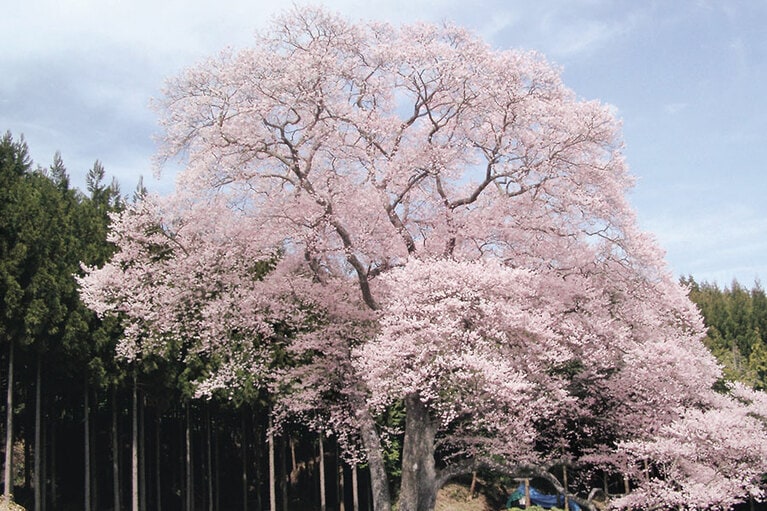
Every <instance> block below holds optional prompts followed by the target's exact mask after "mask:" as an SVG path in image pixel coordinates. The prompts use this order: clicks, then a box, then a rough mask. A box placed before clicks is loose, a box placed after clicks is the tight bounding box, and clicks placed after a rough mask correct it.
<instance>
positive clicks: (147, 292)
mask: <svg viewBox="0 0 767 511" xmlns="http://www.w3.org/2000/svg"><path fill="white" fill-rule="evenodd" d="M158 107H159V109H160V111H161V114H162V123H163V126H164V129H165V131H164V138H163V144H162V149H161V152H160V154H159V159H160V160H161V161H165V160H168V159H171V158H175V157H181V158H182V159H183V161H184V165H185V167H184V171H183V172H181V173H180V175H179V178H178V182H177V189H176V191H175V193H174V194H173V195H171V196H170V197H162V198H161V197H148V198H147V199H146V200H145V201H144V202H142V203H140V204H138V205H137V206H136V207H135V208H132V209H129V210H128V211H126V212H125V213H123V214H122V215H120V216H119V217H117V218H116V219H115V222H114V232H113V239H112V241H113V242H114V243H115V244H116V246H118V247H119V249H120V250H119V251H118V253H117V254H116V255H115V257H114V258H113V260H112V261H111V262H110V263H109V264H107V265H106V266H105V267H104V268H101V269H91V271H90V273H89V275H88V276H87V277H86V278H84V279H83V280H82V284H83V288H84V291H83V292H84V297H85V298H86V300H87V301H88V303H89V304H91V306H92V307H93V308H95V309H96V310H98V311H100V312H101V313H117V314H120V315H122V316H123V318H124V320H125V321H126V325H127V326H126V336H125V339H124V341H123V343H122V344H121V348H120V353H121V355H123V356H125V357H127V358H129V359H131V358H135V357H140V356H141V355H142V354H144V353H151V352H163V350H166V352H167V350H168V349H169V348H172V349H175V348H174V347H176V346H178V345H179V343H181V344H182V345H184V346H185V350H186V351H187V352H189V351H192V352H195V353H199V354H203V355H204V356H206V357H208V358H209V359H210V360H211V361H212V364H211V365H210V370H209V372H208V373H207V374H205V375H203V377H202V378H201V379H200V381H199V382H198V384H199V386H198V392H199V394H200V395H209V394H211V393H213V392H219V391H226V389H227V388H230V387H231V386H234V385H240V384H242V383H243V381H249V382H256V384H258V385H263V386H265V387H266V388H268V389H269V390H270V392H271V393H272V394H273V395H274V396H275V414H276V415H277V416H278V417H279V416H281V414H294V415H297V416H299V417H302V418H303V419H305V420H306V421H307V422H309V423H311V424H313V425H314V426H315V427H316V428H318V429H327V430H332V431H334V432H335V433H336V434H339V435H341V436H344V438H345V439H346V443H347V444H348V446H349V451H350V452H351V451H352V447H351V446H352V444H353V443H354V442H356V441H358V442H360V443H361V445H362V446H363V452H364V455H365V456H366V459H367V461H368V463H369V466H370V469H371V476H372V477H371V479H372V485H373V495H374V506H375V509H376V510H377V511H381V510H384V509H389V508H390V505H391V498H390V496H389V494H388V484H387V480H386V474H385V471H384V468H383V462H382V454H381V438H380V431H379V430H377V428H376V424H375V422H374V417H375V415H376V414H377V413H379V412H381V411H382V410H384V409H385V408H386V407H387V406H390V405H392V404H393V403H397V402H399V403H404V405H405V409H406V426H405V439H404V452H403V461H402V469H403V470H402V474H403V476H402V487H401V491H400V496H399V509H400V510H402V511H414V510H430V509H432V508H433V506H434V499H435V496H436V491H437V489H438V488H439V486H440V485H441V484H443V483H444V482H445V481H446V480H447V479H448V478H449V477H452V476H453V475H455V474H457V473H460V472H461V471H465V470H471V469H472V468H474V467H476V466H478V465H479V464H491V463H492V464H493V466H495V467H496V468H499V469H504V470H508V471H517V473H519V472H520V471H524V470H527V471H528V472H530V471H533V472H534V471H536V470H537V471H539V472H541V471H542V470H543V469H544V468H545V467H546V466H547V463H549V462H552V461H556V460H559V461H561V459H562V457H564V456H576V455H578V456H581V455H586V454H588V455H589V456H591V459H592V460H601V461H600V462H604V463H612V464H613V465H616V464H617V462H616V461H615V460H616V459H618V457H620V459H626V458H627V457H631V456H637V455H642V456H644V455H645V454H646V453H647V452H649V451H650V450H651V448H652V446H654V445H659V444H657V443H653V442H657V441H658V440H657V438H659V437H658V435H661V436H663V435H666V436H668V435H669V434H672V433H671V432H673V431H681V430H680V429H679V428H682V427H683V426H681V425H680V424H692V422H694V421H696V420H698V421H699V419H700V417H698V416H696V415H695V413H694V410H695V409H696V407H697V409H702V408H700V407H701V406H703V404H708V405H709V408H710V413H712V414H714V413H715V412H716V410H718V409H720V408H722V407H723V406H724V405H722V404H721V402H720V403H719V404H717V405H716V406H714V405H713V404H712V403H714V402H715V401H716V400H715V399H714V397H712V391H711V388H712V386H713V384H714V382H715V381H716V380H717V379H718V378H719V377H720V373H719V369H718V367H717V366H716V364H715V363H714V362H713V359H712V358H711V356H710V355H709V354H708V352H706V350H705V348H704V347H703V346H702V344H701V343H700V337H701V335H702V331H703V325H702V322H701V320H700V317H699V315H698V313H697V311H696V310H695V308H694V307H693V306H692V304H691V303H690V302H689V300H688V299H687V297H686V295H685V291H684V290H683V289H682V288H680V287H679V285H677V284H676V283H675V282H674V281H673V279H672V276H671V275H670V273H669V272H668V270H667V268H666V267H665V263H664V262H663V255H662V253H661V251H660V250H659V249H658V247H657V246H656V245H655V243H654V241H653V240H652V238H651V237H650V236H648V235H646V234H644V233H642V232H640V231H639V230H638V228H637V226H636V221H635V218H634V215H633V212H632V210H631V208H630V207H629V205H628V203H627V200H626V197H625V194H626V192H627V190H628V189H629V188H630V186H631V184H632V178H631V176H630V175H629V173H628V171H627V168H626V165H625V162H624V160H623V156H622V153H621V149H622V142H621V138H620V123H619V122H618V121H617V120H616V119H615V117H614V115H613V112H612V110H611V109H610V108H609V107H608V106H605V105H602V104H600V103H598V102H595V101H584V100H581V99H579V98H578V97H577V96H576V95H575V94H574V93H573V92H572V91H571V90H569V89H567V88H566V87H565V86H564V85H563V84H562V83H561V80H560V77H559V74H558V71H557V70H556V69H555V68H554V67H552V66H551V65H550V64H548V63H547V62H546V61H545V60H544V59H543V57H541V56H540V55H538V54H536V53H532V52H520V51H499V50H495V49H493V48H491V47H489V46H488V45H487V44H486V43H484V42H482V41H481V40H479V39H478V38H476V37H475V36H473V35H471V34H470V33H468V32H466V31H465V30H463V29H461V28H458V27H455V26H452V25H444V26H434V25H427V24H415V25H408V26H402V27H393V26H390V25H386V24H377V23H368V24H353V23H349V22H347V21H346V20H344V19H342V18H340V17H338V16H335V15H333V14H330V13H328V12H326V11H324V10H322V9H294V10H292V11H289V12H287V13H286V14H284V15H282V16H281V17H279V18H277V19H275V21H274V23H273V25H272V29H271V30H270V31H269V32H266V33H264V34H261V35H259V36H258V37H257V41H256V44H255V46H254V47H252V48H246V49H242V50H239V51H237V52H235V51H225V52H223V53H221V54H220V55H218V56H215V57H212V58H210V59H209V60H207V61H206V62H203V63H201V64H199V65H198V66H196V67H194V68H192V69H190V70H188V71H187V72H185V73H184V74H182V75H181V76H179V77H177V78H175V79H173V80H172V81H170V82H169V84H168V87H167V90H166V94H165V98H164V99H163V100H162V101H161V102H160V103H159V104H158ZM278 359H279V360H281V362H277V360H278ZM728 403H729V404H728V405H727V407H737V406H740V405H737V403H736V402H735V401H729V402H728ZM733 403H735V404H733ZM727 407H724V408H727ZM728 409H729V408H728ZM707 413H708V412H707ZM696 417H697V418H696ZM563 418H567V420H563ZM691 421H692V422H691ZM685 427H686V426H685ZM675 428H676V429H675ZM752 432H754V434H756V433H757V432H758V434H759V435H761V436H757V437H754V438H756V439H762V438H764V430H763V429H759V427H757V425H756V424H755V423H754V424H753V431H752ZM722 434H723V435H725V436H726V435H727V432H722ZM589 438H591V439H592V440H588V441H589V442H590V444H589V445H588V446H586V447H584V445H583V444H584V442H586V441H587V439H589ZM728 441H729V440H728ZM621 442H622V443H621ZM619 443H620V445H621V446H622V447H621V449H620V450H619V449H617V448H616V446H618V445H619ZM555 444H556V449H555V448H554V447H553V446H554V445H555ZM542 445H544V446H549V447H551V452H545V450H542V449H541V448H540V446H542ZM656 450H657V449H656ZM653 452H655V451H653ZM637 453H639V454H637ZM656 457H657V459H658V460H659V463H663V461H664V459H665V458H662V457H661V456H660V453H658V456H656ZM736 457H737V456H736ZM701 459H703V458H701ZM499 460H502V461H501V462H499ZM704 461H705V460H704ZM595 462H596V461H595ZM703 464H704V465H705V462H704V463H703ZM659 466H660V465H659ZM664 466H666V465H664ZM733 466H735V465H733ZM738 477H740V479H738V480H739V481H743V480H745V479H743V477H741V476H738ZM750 477H751V475H749V476H748V477H746V479H748V478H750ZM749 480H750V479H749ZM658 481H661V479H658ZM736 486H737V485H736ZM730 488H732V489H733V491H734V492H736V493H737V492H740V493H742V492H743V491H752V488H751V487H749V486H747V485H745V484H741V485H740V486H737V488H736V487H735V486H731V487H730ZM736 490H737V491H736ZM704 501H710V499H707V498H704V497H701V500H700V502H704Z"/></svg>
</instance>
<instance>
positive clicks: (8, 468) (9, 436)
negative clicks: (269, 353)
mask: <svg viewBox="0 0 767 511" xmlns="http://www.w3.org/2000/svg"><path fill="white" fill-rule="evenodd" d="M13 351H14V346H13V341H10V342H9V343H8V393H7V394H6V398H5V465H4V467H5V468H4V472H3V495H4V499H5V503H6V506H8V507H10V505H9V504H10V502H11V501H12V500H13V486H11V485H12V484H13V483H12V480H11V473H12V464H13Z"/></svg>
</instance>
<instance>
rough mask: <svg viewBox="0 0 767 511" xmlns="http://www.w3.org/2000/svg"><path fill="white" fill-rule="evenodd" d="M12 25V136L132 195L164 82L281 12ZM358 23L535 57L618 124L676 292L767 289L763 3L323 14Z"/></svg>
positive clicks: (233, 9) (3, 126) (119, 0)
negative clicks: (764, 282) (682, 279)
mask: <svg viewBox="0 0 767 511" xmlns="http://www.w3.org/2000/svg"><path fill="white" fill-rule="evenodd" d="M9 4H10V5H5V6H4V7H3V17H2V18H0V130H2V132H5V131H10V132H11V134H12V135H13V136H14V137H15V138H18V137H20V136H21V135H23V136H24V138H25V140H26V142H27V144H28V145H29V148H30V152H31V156H32V158H33V159H34V161H35V163H36V164H39V165H42V166H44V167H47V166H48V165H50V164H51V163H52V161H53V155H54V153H55V152H56V151H60V152H61V155H62V157H63V160H64V163H65V165H66V167H67V169H68V171H69V174H70V176H71V180H72V183H73V185H74V186H77V187H79V188H81V189H85V175H86V173H87V171H88V169H90V168H91V167H92V166H93V163H94V161H95V160H96V159H98V160H100V161H101V162H102V163H103V165H104V167H105V168H106V172H107V174H108V176H110V177H111V176H114V177H116V179H117V180H118V182H119V183H120V185H121V187H122V190H123V192H124V193H130V192H131V191H132V190H133V189H134V188H135V186H136V184H137V183H138V180H139V176H143V179H144V184H145V185H146V186H147V187H148V188H149V189H150V190H156V191H159V192H160V193H167V192H169V191H170V190H172V187H173V169H166V170H165V171H164V172H163V173H162V174H160V177H159V178H157V177H155V174H154V172H153V165H152V156H153V155H154V154H155V152H156V151H157V146H156V142H155V140H156V136H157V135H158V134H159V127H158V125H157V114H156V113H155V111H153V110H152V108H151V107H150V102H151V100H152V98H155V99H156V98H160V97H161V95H162V88H163V85H164V83H165V80H166V79H168V78H171V77H173V76H175V75H177V74H179V73H180V72H182V71H183V70H184V69H185V68H187V67H190V66H192V65H194V64H195V63H196V62H199V61H201V60H203V59H204V58H205V57H207V56H211V55H213V54H215V53H217V52H219V51H220V50H221V49H224V48H226V47H234V48H235V49H236V48H241V47H245V46H248V45H250V44H252V42H253V34H254V33H255V32H256V31H259V30H264V29H266V28H267V27H268V24H269V21H270V20H271V18H272V16H274V15H275V14H276V13H279V12H280V11H282V10H284V9H288V8H291V7H292V6H293V5H302V2H281V1H279V0H271V1H265V0H250V1H248V0H215V1H213V0H25V1H17V2H13V3H12V4H11V3H10V2H9ZM312 4H313V5H323V6H325V7H327V8H328V9H329V10H331V11H334V12H338V13H340V14H341V15H343V16H344V17H346V18H347V19H350V20H353V21H368V20H377V21H387V22H390V23H394V24H403V23H411V22H415V21H426V22H435V23H440V22H444V21H447V22H452V23H456V24H459V25H462V26H464V27H467V28H468V29H470V30H472V31H473V32H474V33H476V34H477V35H479V36H480V37H482V38H483V39H485V40H486V41H487V42H488V43H490V44H491V45H492V46H493V47H495V48H498V49H508V48H521V49H528V50H537V51H540V52H541V53H543V54H544V55H545V56H546V58H547V59H548V60H549V61H550V62H552V63H553V64H555V65H556V66H558V67H559V68H560V69H561V70H562V76H563V80H564V83H565V84H566V85H567V86H568V87H570V88H571V89H572V90H574V91H575V93H576V94H577V95H578V96H579V97H581V98H583V99H589V100H591V99H597V100H600V101H602V102H604V103H607V104H610V105H612V106H613V108H614V110H615V112H616V115H617V116H618V117H619V118H620V119H621V120H622V122H623V135H624V140H625V144H626V149H625V155H626V159H627V161H628V163H629V166H630V168H631V172H632V173H633V174H634V176H636V178H637V184H636V186H635V187H634V189H633V190H632V191H631V194H630V200H631V203H632V205H633V206H634V208H635V210H636V214H637V218H638V221H639V224H640V226H641V227H642V228H643V229H644V230H647V231H650V232H652V233H653V234H654V235H655V237H656V238H657V240H658V243H659V244H660V246H661V247H662V248H663V249H664V250H665V251H666V260H667V261H668V263H669V266H670V268H671V270H672V271H673V273H674V274H675V275H677V276H688V275H691V276H693V277H694V278H695V280H697V281H698V282H702V281H707V282H711V283H717V284H719V285H720V286H722V287H724V286H729V285H730V284H731V283H732V281H733V279H737V280H738V281H739V282H740V283H741V284H744V285H746V286H751V285H753V284H754V283H755V282H757V281H758V280H759V279H767V200H765V198H766V197H767V179H765V176H764V171H765V170H767V168H765V167H766V166H767V163H765V162H767V85H765V84H767V37H765V36H764V27H765V26H767V2H765V1H764V0H719V1H715V0H673V1H672V0H537V1H535V2H533V1H530V0H474V1H471V2H468V1H466V0H365V1H363V2H360V1H359V0H325V1H324V2H323V1H315V2H312Z"/></svg>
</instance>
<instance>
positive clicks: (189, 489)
mask: <svg viewBox="0 0 767 511" xmlns="http://www.w3.org/2000/svg"><path fill="white" fill-rule="evenodd" d="M189 408H190V403H189V400H187V401H186V428H185V430H184V431H185V434H184V437H185V441H186V453H185V456H186V458H185V459H186V510H187V511H194V474H193V473H192V420H191V417H190V410H189Z"/></svg>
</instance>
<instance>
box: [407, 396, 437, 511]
mask: <svg viewBox="0 0 767 511" xmlns="http://www.w3.org/2000/svg"><path fill="white" fill-rule="evenodd" d="M405 413H406V415H405V420H406V422H405V439H404V443H403V446H402V486H401V488H400V500H399V511H432V510H433V509H434V504H435V502H436V500H437V489H438V488H437V471H436V467H435V465H434V440H435V437H436V433H437V426H436V424H435V423H434V421H433V420H432V418H431V417H430V416H429V411H428V409H427V408H426V406H425V405H424V404H423V402H421V399H420V398H419V397H418V396H417V395H410V396H407V397H406V398H405Z"/></svg>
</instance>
